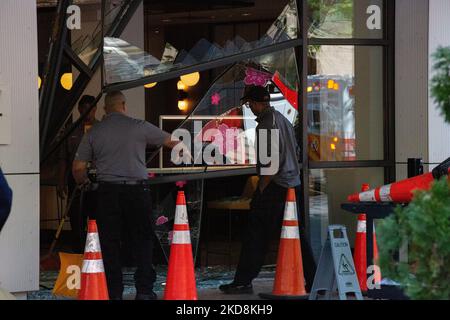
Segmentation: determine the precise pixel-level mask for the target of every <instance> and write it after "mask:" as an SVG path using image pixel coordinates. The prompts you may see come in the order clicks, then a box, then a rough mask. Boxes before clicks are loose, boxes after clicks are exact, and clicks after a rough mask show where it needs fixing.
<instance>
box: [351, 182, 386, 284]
mask: <svg viewBox="0 0 450 320" xmlns="http://www.w3.org/2000/svg"><path fill="white" fill-rule="evenodd" d="M367 190H369V185H368V184H363V185H362V187H361V191H363V192H365V191H367ZM366 249H367V243H366V215H365V214H363V213H361V214H359V215H358V226H357V230H356V240H355V251H354V254H353V260H354V261H355V269H356V274H357V276H358V282H359V287H360V288H361V291H367V251H366ZM377 260H378V246H377V239H376V235H375V226H374V227H373V261H374V263H375V262H376V261H377ZM375 272H376V274H375V282H377V283H379V282H380V281H381V274H380V272H379V270H378V269H375Z"/></svg>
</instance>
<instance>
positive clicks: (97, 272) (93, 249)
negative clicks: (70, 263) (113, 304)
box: [78, 220, 109, 300]
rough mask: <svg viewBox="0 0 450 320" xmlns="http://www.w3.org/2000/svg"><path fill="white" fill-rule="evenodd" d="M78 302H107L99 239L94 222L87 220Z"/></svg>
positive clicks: (106, 287) (107, 296) (106, 288)
mask: <svg viewBox="0 0 450 320" xmlns="http://www.w3.org/2000/svg"><path fill="white" fill-rule="evenodd" d="M78 300H109V295H108V286H107V284H106V275H105V268H104V266H103V258H102V252H101V248H100V239H99V237H98V230H97V223H96V221H95V220H89V222H88V234H87V237H86V247H85V249H84V260H83V268H82V270H81V288H80V292H79V293H78Z"/></svg>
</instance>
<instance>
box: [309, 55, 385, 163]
mask: <svg viewBox="0 0 450 320" xmlns="http://www.w3.org/2000/svg"><path fill="white" fill-rule="evenodd" d="M309 62H310V63H309V64H310V68H309V76H308V88H307V91H308V146H309V150H308V154H309V158H310V160H312V161H354V160H380V159H383V156H384V153H383V149H384V146H383V130H384V127H383V49H382V48H381V47H367V46H310V47H309Z"/></svg>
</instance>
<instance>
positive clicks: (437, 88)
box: [431, 47, 450, 123]
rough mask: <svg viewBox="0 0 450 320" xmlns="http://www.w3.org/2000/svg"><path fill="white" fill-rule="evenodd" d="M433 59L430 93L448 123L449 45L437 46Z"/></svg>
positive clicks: (449, 90)
mask: <svg viewBox="0 0 450 320" xmlns="http://www.w3.org/2000/svg"><path fill="white" fill-rule="evenodd" d="M433 59H434V66H433V69H434V71H435V75H434V76H433V79H432V80H431V95H432V96H433V98H434V100H435V102H436V103H437V105H438V107H439V109H440V110H441V114H442V115H443V116H444V118H445V121H446V122H447V123H450V47H439V48H438V49H437V51H436V52H435V53H434V54H433Z"/></svg>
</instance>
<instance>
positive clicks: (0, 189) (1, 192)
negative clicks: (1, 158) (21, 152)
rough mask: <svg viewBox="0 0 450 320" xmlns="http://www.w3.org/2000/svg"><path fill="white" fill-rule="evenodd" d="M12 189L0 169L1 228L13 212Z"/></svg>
mask: <svg viewBox="0 0 450 320" xmlns="http://www.w3.org/2000/svg"><path fill="white" fill-rule="evenodd" d="M11 206H12V190H11V188H10V187H9V185H8V183H7V181H6V179H5V177H4V175H3V172H2V170H1V169H0V230H1V229H2V227H3V225H4V223H5V222H6V219H7V218H8V216H9V213H10V212H11Z"/></svg>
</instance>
